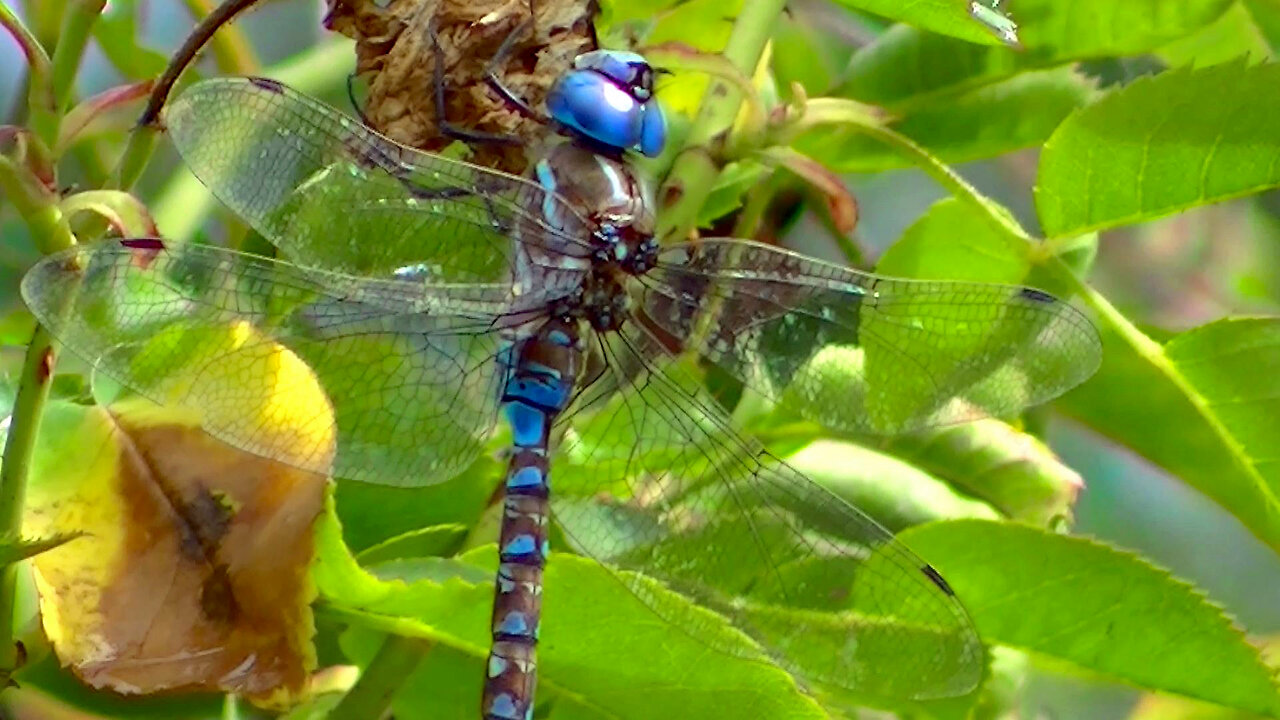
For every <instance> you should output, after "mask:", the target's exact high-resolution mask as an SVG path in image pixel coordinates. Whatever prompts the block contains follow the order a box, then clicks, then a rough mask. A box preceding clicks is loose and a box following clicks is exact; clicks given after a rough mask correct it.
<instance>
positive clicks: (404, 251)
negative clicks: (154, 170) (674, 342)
mask: <svg viewBox="0 0 1280 720" xmlns="http://www.w3.org/2000/svg"><path fill="white" fill-rule="evenodd" d="M164 121H165V124H166V127H167V128H168V131H169V135H170V136H171V137H172V138H173V142H174V144H175V145H176V146H177V148H178V151H179V152H180V153H181V154H182V157H183V159H184V160H186V162H187V164H188V165H189V166H190V167H191V170H192V172H194V173H195V175H196V177H198V178H199V179H200V181H201V182H203V183H204V184H205V185H207V186H208V187H209V189H210V190H211V191H213V194H214V195H216V196H217V197H218V199H219V200H221V201H222V202H223V203H224V204H226V205H227V206H228V207H230V208H231V209H232V210H233V211H235V213H236V214H237V215H239V216H240V217H241V218H243V219H244V220H246V221H247V222H248V223H249V224H250V225H252V226H253V227H254V229H256V230H257V231H258V232H260V233H261V234H262V235H263V236H264V237H266V238H267V239H268V240H270V241H271V242H272V243H274V244H275V245H276V246H277V247H279V248H280V249H281V250H282V251H283V252H284V254H285V255H286V256H287V257H288V258H289V259H290V260H292V261H294V262H297V263H300V264H303V265H308V266H311V267H319V268H324V269H328V270H337V271H340V272H346V273H351V274H355V275H380V276H385V275H389V274H390V273H391V272H393V271H395V270H397V269H399V268H402V267H406V266H421V267H422V268H423V269H424V270H425V271H426V272H428V273H430V274H431V276H432V277H434V278H437V279H438V280H439V281H442V282H500V281H504V280H507V279H508V278H509V274H510V266H511V262H512V259H511V256H512V253H513V244H512V242H511V237H512V233H519V235H520V237H521V238H522V239H523V240H524V242H526V243H529V244H532V245H538V246H539V247H542V248H543V249H544V250H545V251H546V252H547V253H549V254H550V255H551V256H553V257H561V258H562V259H565V261H566V262H569V261H571V259H573V258H583V257H585V256H586V255H587V254H588V252H589V249H588V248H587V247H586V246H585V245H584V244H583V243H584V242H586V239H587V238H589V237H590V232H589V231H587V230H586V226H585V225H584V223H583V221H582V219H581V218H580V216H579V215H578V214H577V213H576V212H575V211H574V210H573V209H572V208H570V207H569V206H568V205H567V204H566V203H564V201H563V200H561V199H560V198H559V197H558V196H556V195H554V194H551V193H547V192H545V191H544V190H543V189H542V188H541V187H540V186H538V185H536V184H534V183H531V182H528V181H526V180H522V179H520V178H517V177H514V176H511V175H506V174H502V173H498V172H494V171H492V170H486V169H484V168H480V167H477V166H474V165H470V164H467V163H463V162H459V161H456V160H450V159H448V158H444V157H439V156H436V155H429V154H426V153H421V152H418V151H416V150H412V149H409V148H406V147H404V146H402V145H399V144H397V143H395V142H393V141H391V140H388V139H387V138H384V137H382V136H381V135H378V134H377V133H375V132H373V131H371V130H369V129H367V128H365V127H364V126H363V125H361V123H360V122H359V121H358V120H355V119H354V118H351V117H348V116H346V115H343V114H342V113H339V112H338V111H337V110H334V109H333V108H331V107H329V106H327V105H325V104H323V103H320V102H317V101H316V100H313V99H311V98H308V97H307V96H305V95H302V94H300V93H297V92H294V91H293V90H290V89H289V88H287V87H285V86H283V85H281V84H279V83H277V82H274V81H271V80H265V79H261V78H218V79H213V80H206V81H204V82H200V83H196V84H195V85H193V86H191V87H190V88H189V89H188V90H187V91H186V92H184V93H182V95H181V96H180V97H179V98H178V99H177V100H176V101H174V102H173V103H172V104H171V105H170V106H169V108H168V109H167V110H166V112H165V115H164ZM544 211H545V212H547V213H549V214H550V216H551V217H553V218H554V219H555V223H554V227H553V226H552V225H549V224H548V223H547V221H546V220H545V217H546V216H544V214H543V213H544Z"/></svg>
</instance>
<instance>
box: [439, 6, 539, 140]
mask: <svg viewBox="0 0 1280 720" xmlns="http://www.w3.org/2000/svg"><path fill="white" fill-rule="evenodd" d="M517 29H519V28H517ZM427 33H428V34H429V35H430V36H431V47H432V51H433V52H434V53H435V62H434V63H433V68H432V70H433V80H434V84H435V105H436V125H437V126H438V127H439V128H440V134H441V135H444V136H445V137H450V138H453V139H454V140H459V141H461V142H464V143H468V144H479V145H520V144H522V143H523V142H524V141H523V140H521V139H520V137H519V136H516V135H511V134H509V133H491V132H483V131H480V130H471V129H469V128H464V127H462V126H461V125H455V124H454V123H452V122H450V121H449V119H448V117H447V116H446V112H445V101H444V100H445V86H446V80H445V77H444V49H443V48H442V47H440V35H439V34H437V32H436V19H435V18H434V17H433V18H431V21H430V22H429V23H427ZM513 34H514V33H513ZM510 39H511V36H510V35H508V36H507V39H506V40H503V41H502V44H503V46H504V47H505V46H506V45H507V42H508V41H509V40H510ZM487 73H488V71H486V74H487ZM503 97H504V99H505V96H503Z"/></svg>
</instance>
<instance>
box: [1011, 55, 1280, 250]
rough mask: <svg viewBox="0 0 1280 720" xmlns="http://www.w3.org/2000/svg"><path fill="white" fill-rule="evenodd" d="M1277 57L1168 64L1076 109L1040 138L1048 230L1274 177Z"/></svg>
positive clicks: (1279, 161) (1097, 223) (1197, 200)
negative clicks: (1268, 61) (1266, 61)
mask: <svg viewBox="0 0 1280 720" xmlns="http://www.w3.org/2000/svg"><path fill="white" fill-rule="evenodd" d="M1277 115H1280V66H1276V65H1258V66H1254V67H1245V66H1244V64H1243V63H1228V64H1225V65H1217V66H1214V67H1210V68H1204V69H1199V70H1174V71H1170V72H1165V73H1161V74H1160V75H1157V76H1154V77H1147V78H1142V79H1140V80H1137V81H1136V82H1134V83H1133V84H1131V85H1129V86H1128V87H1125V88H1123V89H1121V90H1119V91H1117V92H1114V93H1112V94H1110V95H1108V96H1107V97H1106V98H1104V99H1103V100H1101V101H1100V102H1098V103H1096V104H1094V105H1091V106H1089V107H1087V108H1085V109H1083V110H1080V111H1078V112H1076V113H1075V114H1074V115H1072V116H1071V117H1070V118H1068V119H1067V120H1066V122H1064V123H1062V125H1061V126H1060V127H1059V128H1058V130H1057V131H1056V132H1055V133H1054V134H1053V137H1051V138H1050V139H1049V141H1048V142H1047V143H1046V144H1045V149H1044V153H1043V154H1042V155H1041V161H1040V173H1039V178H1038V180H1037V185H1036V207H1037V209H1038V210H1039V213H1040V219H1041V224H1042V225H1043V227H1044V229H1045V232H1046V234H1047V235H1048V236H1050V237H1058V236H1063V235H1074V234H1079V233H1081V232H1085V231H1088V230H1096V229H1103V228H1110V227H1116V226H1118V225H1127V224H1131V223H1137V222H1143V221H1146V220H1150V219H1152V218H1156V217H1160V216H1162V215H1167V214H1169V213H1173V212H1177V211H1179V210H1185V209H1186V208H1189V207H1193V206H1195V205H1202V204H1205V203H1210V202H1216V201H1220V200H1226V199H1228V198H1232V197H1238V196H1240V195H1247V194H1249V193H1254V192H1258V191H1261V190H1265V189H1267V188H1271V187H1275V186H1277V185H1280V124H1277V123H1276V122H1275V118H1276V117H1277Z"/></svg>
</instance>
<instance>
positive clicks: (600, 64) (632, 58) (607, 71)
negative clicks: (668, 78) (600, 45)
mask: <svg viewBox="0 0 1280 720" xmlns="http://www.w3.org/2000/svg"><path fill="white" fill-rule="evenodd" d="M573 66H574V68H576V69H578V70H594V71H596V72H598V73H600V74H601V75H604V76H605V77H607V78H609V79H610V80H612V81H614V82H615V83H617V84H618V86H619V87H620V88H621V89H623V90H625V91H626V92H627V94H629V95H631V97H633V98H635V99H636V100H637V101H639V102H645V101H646V100H648V99H649V98H651V97H653V68H652V67H650V66H649V62H648V61H647V60H645V59H644V56H643V55H637V54H636V53H633V52H627V51H625V50H592V51H591V52H586V53H583V54H581V55H579V56H578V57H576V58H574V60H573Z"/></svg>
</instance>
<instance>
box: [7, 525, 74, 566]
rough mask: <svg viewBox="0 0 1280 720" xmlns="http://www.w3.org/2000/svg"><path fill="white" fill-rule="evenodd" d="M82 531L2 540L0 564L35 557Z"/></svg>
mask: <svg viewBox="0 0 1280 720" xmlns="http://www.w3.org/2000/svg"><path fill="white" fill-rule="evenodd" d="M82 535H83V533H77V532H72V533H66V534H60V535H52V536H49V537H45V538H33V539H21V540H3V541H0V565H9V564H12V563H15V562H18V561H19V560H26V559H27V558H30V557H35V556H36V555H39V554H40V553H42V552H45V551H48V550H52V549H54V548H56V547H59V546H61V545H64V544H66V543H68V542H70V541H72V540H75V539H76V538H78V537H81V536H82Z"/></svg>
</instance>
